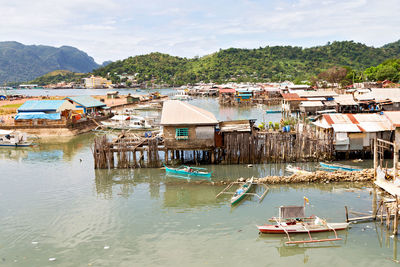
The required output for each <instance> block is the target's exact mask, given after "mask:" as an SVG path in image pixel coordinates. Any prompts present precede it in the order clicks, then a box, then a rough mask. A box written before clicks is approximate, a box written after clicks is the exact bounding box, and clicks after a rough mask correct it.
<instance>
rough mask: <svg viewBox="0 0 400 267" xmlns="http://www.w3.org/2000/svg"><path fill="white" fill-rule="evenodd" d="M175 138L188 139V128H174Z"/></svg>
mask: <svg viewBox="0 0 400 267" xmlns="http://www.w3.org/2000/svg"><path fill="white" fill-rule="evenodd" d="M175 138H176V140H186V139H189V131H188V128H176V129H175Z"/></svg>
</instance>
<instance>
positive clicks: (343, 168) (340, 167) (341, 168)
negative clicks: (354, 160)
mask: <svg viewBox="0 0 400 267" xmlns="http://www.w3.org/2000/svg"><path fill="white" fill-rule="evenodd" d="M319 165H321V167H322V168H325V169H331V170H338V171H348V172H352V171H362V169H360V168H358V167H355V166H350V165H342V164H338V163H336V164H331V163H324V162H320V163H319Z"/></svg>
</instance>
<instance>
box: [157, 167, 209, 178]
mask: <svg viewBox="0 0 400 267" xmlns="http://www.w3.org/2000/svg"><path fill="white" fill-rule="evenodd" d="M164 167H165V171H166V172H169V173H176V174H184V175H190V176H201V177H207V178H210V177H211V174H212V172H208V171H207V169H206V168H199V167H190V166H185V165H182V166H179V167H178V168H170V167H167V166H165V165H164Z"/></svg>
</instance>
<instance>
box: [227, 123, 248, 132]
mask: <svg viewBox="0 0 400 267" xmlns="http://www.w3.org/2000/svg"><path fill="white" fill-rule="evenodd" d="M220 129H221V132H251V127H250V122H249V121H248V120H240V121H224V122H221V123H220Z"/></svg>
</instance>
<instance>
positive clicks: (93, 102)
mask: <svg viewBox="0 0 400 267" xmlns="http://www.w3.org/2000/svg"><path fill="white" fill-rule="evenodd" d="M64 99H70V100H72V101H74V102H75V103H78V104H79V105H81V106H83V107H85V108H94V107H105V106H106V104H104V103H103V102H101V101H99V100H97V99H95V98H93V97H91V96H88V95H82V96H69V97H66V98H64Z"/></svg>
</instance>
